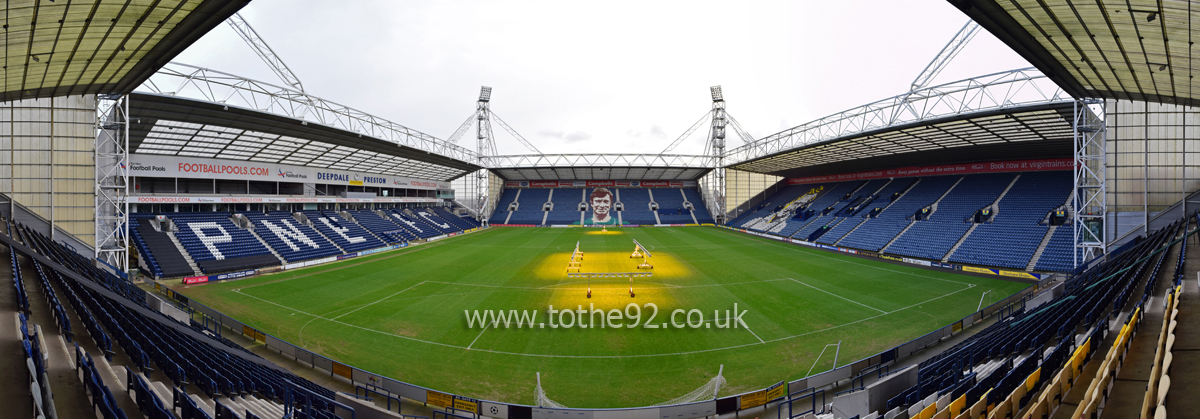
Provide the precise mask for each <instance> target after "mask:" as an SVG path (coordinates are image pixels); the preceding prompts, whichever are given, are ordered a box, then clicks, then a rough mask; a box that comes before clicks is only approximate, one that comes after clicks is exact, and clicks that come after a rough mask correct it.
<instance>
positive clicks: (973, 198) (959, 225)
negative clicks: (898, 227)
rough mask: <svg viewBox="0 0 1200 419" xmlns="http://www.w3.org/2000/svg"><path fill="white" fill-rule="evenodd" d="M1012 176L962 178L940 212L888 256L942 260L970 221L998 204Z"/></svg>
mask: <svg viewBox="0 0 1200 419" xmlns="http://www.w3.org/2000/svg"><path fill="white" fill-rule="evenodd" d="M1013 176H1015V175H1013V174H1011V173H997V174H984V175H971V176H965V177H963V180H962V182H960V183H959V184H958V186H956V187H955V188H954V189H953V190H951V191H950V193H949V194H947V195H946V197H945V198H942V200H941V202H939V203H938V207H937V210H936V211H934V212H933V214H932V215H930V216H929V218H928V219H925V220H922V221H917V222H916V223H915V224H913V226H912V228H910V229H908V231H906V232H904V234H903V235H902V236H900V238H898V239H896V242H895V243H893V244H892V246H891V247H889V248H888V249H887V250H888V253H893V254H897V255H905V256H912V257H918V258H924V259H932V260H941V259H942V257H944V256H946V253H947V252H949V251H950V248H951V247H954V244H955V243H958V240H959V239H961V238H962V236H963V234H965V233H966V232H967V230H968V229H970V228H971V222H970V220H968V218H970V217H971V216H972V215H973V214H975V212H976V211H979V210H980V209H981V208H983V207H986V206H988V205H991V204H992V203H993V202H996V198H998V197H999V196H1000V194H1001V193H1003V192H1004V188H1006V187H1008V185H1009V183H1011V182H1012V180H1013ZM1028 261H1029V260H1028V259H1026V262H1028Z"/></svg>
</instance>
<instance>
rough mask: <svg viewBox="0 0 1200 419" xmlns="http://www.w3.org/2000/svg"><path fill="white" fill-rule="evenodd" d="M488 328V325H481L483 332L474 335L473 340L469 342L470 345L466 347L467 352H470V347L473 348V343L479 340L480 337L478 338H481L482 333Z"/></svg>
mask: <svg viewBox="0 0 1200 419" xmlns="http://www.w3.org/2000/svg"><path fill="white" fill-rule="evenodd" d="M488 326H491V325H489V324H484V325H483V330H480V331H479V334H478V335H475V340H473V341H471V344H470V345H467V350H468V351H469V350H471V347H472V346H475V342H476V341H478V340H479V337H480V336H483V332H486V331H487V330H488Z"/></svg>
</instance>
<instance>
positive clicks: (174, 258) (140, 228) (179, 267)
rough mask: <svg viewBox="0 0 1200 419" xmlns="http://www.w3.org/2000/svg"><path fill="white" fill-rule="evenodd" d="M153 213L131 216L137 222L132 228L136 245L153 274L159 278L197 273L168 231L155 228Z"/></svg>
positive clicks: (132, 235) (131, 233)
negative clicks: (152, 221) (152, 218)
mask: <svg viewBox="0 0 1200 419" xmlns="http://www.w3.org/2000/svg"><path fill="white" fill-rule="evenodd" d="M151 217H153V215H151V214H135V216H133V217H130V218H131V219H132V220H133V221H134V222H135V223H136V224H135V227H134V228H132V229H130V236H131V238H132V239H133V242H134V244H135V247H137V249H138V250H139V251H140V254H141V255H142V257H143V258H144V259H145V261H146V264H147V265H148V266H149V267H150V270H151V272H150V273H151V274H153V275H154V276H155V277H158V278H174V277H180V276H188V275H195V273H196V271H195V270H193V269H192V266H191V264H189V263H188V261H187V259H186V258H184V255H183V254H182V253H179V248H178V247H176V246H175V242H174V241H173V240H171V237H170V236H169V235H167V233H166V232H163V231H158V230H155V229H154V227H153V226H152V225H151V220H150V218H151Z"/></svg>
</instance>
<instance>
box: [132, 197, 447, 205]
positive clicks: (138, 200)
mask: <svg viewBox="0 0 1200 419" xmlns="http://www.w3.org/2000/svg"><path fill="white" fill-rule="evenodd" d="M127 199H128V200H129V203H131V204H260V203H261V204H336V203H360V204H368V203H382V204H388V203H397V204H400V203H428V204H436V203H440V202H442V201H443V200H441V199H437V198H412V197H382V196H381V197H375V198H332V197H294V198H285V197H273V196H160V195H153V196H140V195H134V196H130V197H128V198H127Z"/></svg>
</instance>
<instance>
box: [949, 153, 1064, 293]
mask: <svg viewBox="0 0 1200 419" xmlns="http://www.w3.org/2000/svg"><path fill="white" fill-rule="evenodd" d="M1070 194H1071V172H1066V171H1063V172H1040V173H1039V172H1031V173H1025V174H1022V175H1021V178H1020V179H1017V182H1016V183H1015V184H1013V187H1012V189H1010V190H1009V191H1008V194H1006V195H1004V199H1002V200H1001V201H1000V203H999V205H998V206H997V211H996V214H995V217H993V219H992V222H991V223H987V224H980V225H978V226H976V227H975V230H974V231H972V232H971V235H970V236H969V237H967V239H966V240H965V241H964V242H963V244H962V245H961V246H959V248H958V250H956V251H955V252H954V255H953V256H951V258H950V261H951V262H957V263H969V264H976V265H986V266H999V267H1004V268H1014V269H1025V267H1026V266H1028V265H1029V260H1030V259H1031V258H1033V253H1034V252H1036V251H1037V247H1038V246H1039V245H1040V244H1041V243H1042V239H1043V238H1045V237H1046V232H1047V231H1048V230H1049V229H1050V227H1049V226H1047V225H1041V224H1040V223H1041V221H1042V220H1043V219H1045V218H1046V216H1047V215H1048V214H1049V213H1050V212H1051V211H1053V210H1054V209H1055V208H1058V207H1059V206H1061V205H1063V203H1064V202H1065V201H1066V199H1067V197H1069V196H1070ZM939 211H940V209H939ZM935 216H936V214H935ZM1055 232H1057V230H1055ZM1056 250H1057V249H1056ZM1043 255H1045V252H1044V251H1043ZM1067 256H1070V253H1067Z"/></svg>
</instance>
